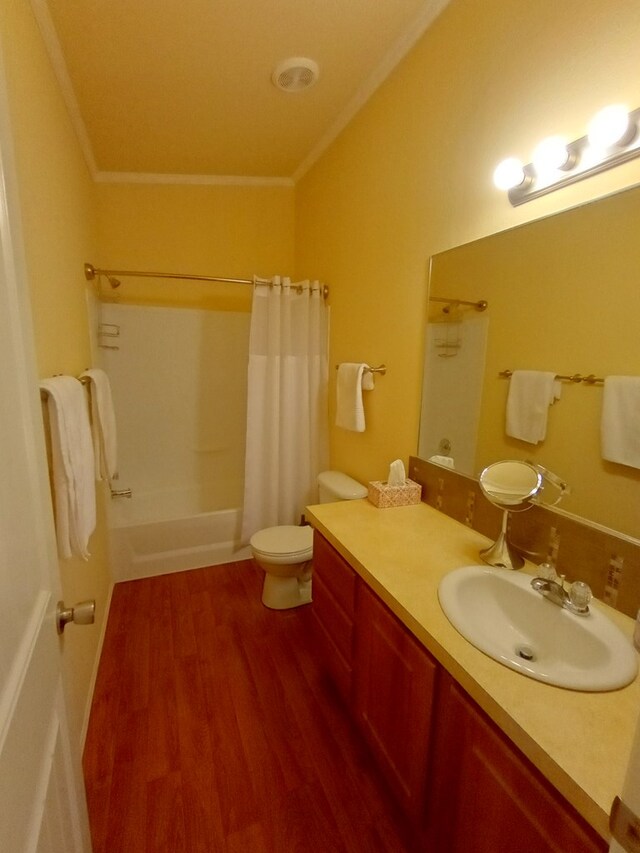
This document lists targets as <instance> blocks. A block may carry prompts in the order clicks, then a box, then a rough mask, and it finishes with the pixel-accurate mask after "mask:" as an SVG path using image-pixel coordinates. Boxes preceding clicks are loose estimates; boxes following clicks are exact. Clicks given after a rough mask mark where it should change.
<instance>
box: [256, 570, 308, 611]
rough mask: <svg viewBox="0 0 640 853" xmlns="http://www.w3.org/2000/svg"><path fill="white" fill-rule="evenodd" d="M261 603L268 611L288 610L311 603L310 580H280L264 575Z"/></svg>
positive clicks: (273, 576)
mask: <svg viewBox="0 0 640 853" xmlns="http://www.w3.org/2000/svg"><path fill="white" fill-rule="evenodd" d="M262 603H263V604H264V606H265V607H268V608H269V609H270V610H290V609H291V608H292V607H300V606H302V605H303V604H310V603H311V578H310V577H309V578H308V579H307V580H302V579H300V578H280V577H276V576H275V575H270V574H266V573H265V576H264V585H263V587H262Z"/></svg>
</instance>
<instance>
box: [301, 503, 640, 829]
mask: <svg viewBox="0 0 640 853" xmlns="http://www.w3.org/2000/svg"><path fill="white" fill-rule="evenodd" d="M306 515H307V518H308V519H309V521H310V522H311V523H312V524H313V526H314V527H316V528H317V529H318V530H319V531H320V532H321V533H322V534H324V536H325V537H326V538H327V539H328V540H329V541H330V542H331V543H332V544H333V545H334V547H335V548H336V549H337V550H338V551H339V552H340V553H341V554H342V556H343V557H344V558H345V559H346V560H347V561H348V562H349V563H350V564H351V565H352V566H353V568H354V569H355V570H356V572H357V573H358V574H359V575H360V576H361V577H362V578H363V579H364V580H365V581H366V582H367V583H368V584H369V585H370V586H371V587H372V589H374V590H375V591H376V592H377V593H378V595H380V597H381V598H382V599H383V601H385V602H386V604H387V605H388V606H389V607H390V609H391V610H393V612H394V613H395V614H396V615H397V616H398V617H399V618H400V619H401V620H402V622H404V624H405V625H406V626H407V627H408V628H409V629H410V630H411V631H412V632H413V633H414V635H415V636H416V637H417V638H418V639H419V640H420V641H421V642H422V643H423V644H424V646H425V647H426V648H427V649H428V650H429V651H430V652H431V654H432V655H433V656H434V657H435V658H436V659H437V660H438V661H439V662H440V663H441V664H442V665H443V666H444V667H445V668H446V669H447V670H448V671H449V672H450V673H451V675H453V677H454V678H455V679H456V680H457V681H458V682H459V683H460V684H461V685H462V687H464V689H465V690H466V691H467V692H468V693H469V694H470V695H471V696H472V697H473V698H474V699H475V701H476V702H477V703H478V704H479V705H480V706H481V707H482V708H483V709H484V711H485V712H486V713H487V714H488V715H489V716H490V717H491V718H492V719H493V720H494V721H495V722H496V723H497V724H498V725H499V726H500V728H501V729H502V730H503V731H504V732H505V733H506V734H507V735H508V736H509V737H510V738H511V739H512V740H513V742H514V743H515V744H516V745H517V746H518V747H519V748H520V749H521V750H522V751H523V752H524V753H525V755H527V756H528V757H529V759H530V760H531V761H532V762H533V763H534V764H535V765H536V766H537V767H538V768H539V769H540V770H541V771H542V773H544V775H545V776H546V777H547V778H548V779H549V780H550V781H551V782H552V783H553V784H554V785H555V786H556V787H557V789H558V790H559V791H560V792H561V793H562V794H563V795H564V796H565V797H566V798H567V800H569V802H571V803H572V804H573V805H574V806H575V807H576V809H577V810H578V811H579V812H580V814H582V815H583V816H584V817H585V818H586V820H588V821H589V823H590V824H591V825H592V826H593V827H594V828H595V829H596V830H597V831H598V832H599V833H600V834H601V835H602V836H603V837H604V838H608V837H609V832H608V821H609V812H610V810H611V804H612V802H613V798H614V797H615V796H616V795H618V794H620V793H621V792H622V785H623V781H624V776H625V771H626V766H627V761H628V757H629V754H630V752H631V744H632V741H633V735H634V730H635V724H636V720H637V717H638V711H639V710H640V678H636V680H635V681H634V682H632V683H631V684H630V685H628V686H627V687H624V688H622V689H621V690H615V691H610V692H607V693H584V692H578V691H573V690H565V689H563V688H561V687H554V686H551V685H548V684H544V683H542V682H539V681H535V680H534V679H531V678H528V677H526V676H523V675H521V674H519V673H517V672H514V671H513V670H511V669H509V668H508V667H506V666H503V665H502V664H499V663H497V662H496V661H494V660H493V659H492V658H489V657H487V656H486V655H485V654H483V653H482V652H480V651H478V650H477V649H476V648H475V647H474V646H472V645H471V644H470V643H469V642H467V640H465V639H464V638H463V637H462V636H461V635H460V634H459V633H458V632H457V631H456V629H455V628H454V627H453V626H452V625H451V623H450V622H449V621H448V619H447V617H446V616H445V615H444V613H443V611H442V609H441V608H440V604H439V602H438V593H437V590H438V584H439V582H440V579H441V578H442V577H443V575H445V574H446V573H447V572H449V571H451V570H452V569H455V568H458V567H460V566H466V565H475V564H481V560H480V558H479V556H478V552H479V550H480V549H481V548H484V547H486V546H487V544H490V543H489V540H488V539H486V537H484V536H482V535H481V534H480V533H477V532H476V531H474V530H471V529H470V528H468V527H466V526H465V525H463V524H460V523H459V522H457V521H454V520H453V519H451V518H449V517H448V516H446V515H444V514H443V513H440V512H438V511H437V510H435V509H433V508H432V507H429V506H427V505H426V504H424V503H420V504H416V505H414V506H407V507H393V508H387V509H377V508H376V507H374V506H373V504H371V503H369V501H368V500H366V499H365V500H357V501H341V502H338V503H328V504H319V505H316V506H312V507H308V509H307V512H306ZM530 568H531V570H532V569H533V567H530ZM576 575H577V576H579V571H577V572H576ZM595 606H596V607H599V608H601V609H602V610H603V611H605V612H606V613H607V615H608V616H610V617H611V619H612V620H613V621H614V622H615V623H616V624H617V625H618V626H619V627H620V628H621V629H622V630H623V631H624V632H625V634H627V635H628V636H629V638H630V641H631V636H632V632H633V626H634V623H633V620H631V619H629V617H627V616H624V615H623V614H621V613H618V611H616V610H612V609H611V608H609V607H607V606H606V605H604V604H601V602H595Z"/></svg>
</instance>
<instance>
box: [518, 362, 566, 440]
mask: <svg viewBox="0 0 640 853" xmlns="http://www.w3.org/2000/svg"><path fill="white" fill-rule="evenodd" d="M559 399H560V382H559V380H557V379H556V375H555V373H550V372H545V371H541V370H514V371H513V374H512V375H511V381H510V382H509V396H508V397H507V419H506V431H507V435H510V436H511V437H512V438H519V439H521V440H522V441H528V442H529V444H538V442H540V441H544V438H545V436H546V434H547V415H548V413H549V406H550V405H551V404H552V403H553V402H554V401H555V400H559Z"/></svg>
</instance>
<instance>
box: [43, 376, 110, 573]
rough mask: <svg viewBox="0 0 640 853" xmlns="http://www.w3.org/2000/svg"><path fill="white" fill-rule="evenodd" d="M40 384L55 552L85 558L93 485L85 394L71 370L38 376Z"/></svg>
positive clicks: (90, 528) (90, 529) (92, 523)
mask: <svg viewBox="0 0 640 853" xmlns="http://www.w3.org/2000/svg"><path fill="white" fill-rule="evenodd" d="M40 387H41V388H42V389H43V390H44V391H46V392H47V395H48V397H47V407H48V410H49V422H50V430H51V455H52V467H53V493H54V500H55V508H56V535H57V540H58V554H59V555H60V556H61V557H71V556H72V555H73V554H75V555H78V556H80V557H82V558H83V559H85V560H87V559H88V558H89V551H88V544H89V537H90V536H91V534H92V533H93V531H94V529H95V526H96V491H95V480H94V464H95V463H94V458H93V443H92V441H91V427H90V426H89V414H88V412H87V400H86V395H85V392H84V389H83V388H82V385H81V383H80V382H79V381H78V380H77V379H74V378H73V377H72V376H54V377H53V378H52V379H43V380H41V382H40Z"/></svg>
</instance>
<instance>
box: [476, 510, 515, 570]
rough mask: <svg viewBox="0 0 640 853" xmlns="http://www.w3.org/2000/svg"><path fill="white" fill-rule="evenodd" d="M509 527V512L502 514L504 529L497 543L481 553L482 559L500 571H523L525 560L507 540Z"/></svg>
mask: <svg viewBox="0 0 640 853" xmlns="http://www.w3.org/2000/svg"><path fill="white" fill-rule="evenodd" d="M508 525H509V510H507V509H505V510H504V511H503V513H502V529H501V530H500V535H499V536H498V538H497V539H496V541H495V542H494V543H493V545H491V546H490V547H489V548H485V549H484V550H483V551H480V557H481V558H482V560H483V561H484V562H485V563H488V564H489V565H490V566H495V567H496V568H498V569H521V568H522V567H523V566H524V559H523V558H522V557H521V556H520V554H518V552H517V551H516V550H515V548H514V547H513V546H512V545H511V543H510V542H509V541H508V539H507V527H508Z"/></svg>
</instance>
